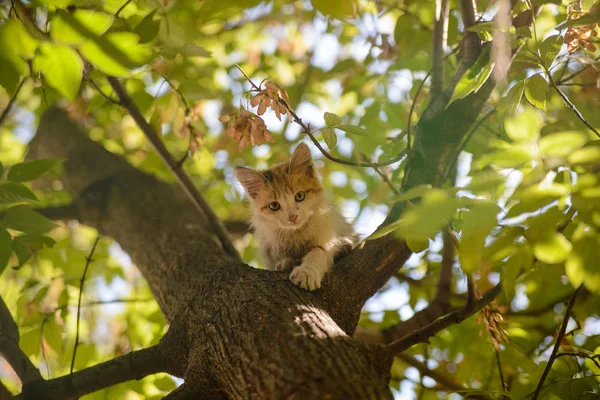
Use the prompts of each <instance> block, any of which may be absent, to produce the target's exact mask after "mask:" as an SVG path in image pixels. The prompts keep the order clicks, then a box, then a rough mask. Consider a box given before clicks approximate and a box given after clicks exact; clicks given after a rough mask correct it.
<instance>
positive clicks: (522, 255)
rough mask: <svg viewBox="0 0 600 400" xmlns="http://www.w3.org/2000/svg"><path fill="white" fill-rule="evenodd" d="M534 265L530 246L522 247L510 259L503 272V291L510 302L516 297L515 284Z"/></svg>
mask: <svg viewBox="0 0 600 400" xmlns="http://www.w3.org/2000/svg"><path fill="white" fill-rule="evenodd" d="M532 264H533V254H532V253H531V250H530V249H529V246H520V247H519V248H518V249H517V251H516V252H515V253H514V254H513V255H512V256H511V257H510V258H509V259H508V261H507V262H506V265H505V266H504V271H502V291H503V292H504V294H505V296H506V298H507V300H508V301H511V300H512V298H513V297H514V296H515V284H516V282H517V279H518V278H519V276H521V274H522V273H523V272H524V271H525V270H527V269H528V268H529V267H530V266H531V265H532Z"/></svg>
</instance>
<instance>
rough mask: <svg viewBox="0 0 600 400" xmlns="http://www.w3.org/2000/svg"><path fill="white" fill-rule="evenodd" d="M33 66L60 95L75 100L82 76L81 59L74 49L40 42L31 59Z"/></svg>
mask: <svg viewBox="0 0 600 400" xmlns="http://www.w3.org/2000/svg"><path fill="white" fill-rule="evenodd" d="M33 68H34V69H35V70H36V71H38V72H41V73H43V74H44V78H45V79H46V82H47V83H48V84H49V85H50V86H52V87H53V88H54V89H56V90H57V91H58V92H59V93H60V94H61V95H63V96H65V97H66V98H67V99H68V100H69V101H73V100H75V96H77V92H78V91H79V86H81V78H82V76H83V61H82V60H81V57H79V54H77V52H76V51H75V50H73V49H72V48H70V47H67V46H64V45H61V44H57V45H54V44H51V43H49V42H45V43H42V44H41V45H40V52H39V53H38V54H37V55H36V56H35V58H34V59H33Z"/></svg>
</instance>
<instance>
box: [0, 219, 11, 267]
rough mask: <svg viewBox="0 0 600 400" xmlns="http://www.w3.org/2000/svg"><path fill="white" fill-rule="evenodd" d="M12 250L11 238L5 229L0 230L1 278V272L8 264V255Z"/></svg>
mask: <svg viewBox="0 0 600 400" xmlns="http://www.w3.org/2000/svg"><path fill="white" fill-rule="evenodd" d="M12 250H13V241H12V237H11V236H10V234H9V233H8V232H7V231H6V229H2V228H0V276H2V272H3V271H4V268H6V265H7V264H8V260H9V259H10V255H11V254H12Z"/></svg>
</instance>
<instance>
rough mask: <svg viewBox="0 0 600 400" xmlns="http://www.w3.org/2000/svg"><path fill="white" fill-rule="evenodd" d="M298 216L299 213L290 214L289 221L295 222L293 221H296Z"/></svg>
mask: <svg viewBox="0 0 600 400" xmlns="http://www.w3.org/2000/svg"><path fill="white" fill-rule="evenodd" d="M297 218H298V216H297V215H290V216H289V217H288V221H290V222H293V223H296V219H297Z"/></svg>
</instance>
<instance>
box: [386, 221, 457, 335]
mask: <svg viewBox="0 0 600 400" xmlns="http://www.w3.org/2000/svg"><path fill="white" fill-rule="evenodd" d="M442 238H443V242H444V247H443V249H442V263H441V265H440V274H439V277H438V283H437V286H436V294H435V297H434V298H433V300H432V301H431V303H429V305H428V306H427V307H425V308H424V309H423V310H420V311H417V312H416V313H415V314H414V315H413V316H412V317H411V318H409V319H407V320H406V321H401V322H399V323H398V324H395V325H392V326H390V327H388V328H386V329H384V330H382V334H383V337H384V341H385V342H386V343H390V342H393V341H395V340H402V338H404V337H406V336H408V335H410V333H411V332H415V331H418V330H419V329H422V328H423V327H425V326H427V325H428V324H430V323H431V322H432V321H435V320H436V319H438V318H440V317H442V316H443V315H445V314H446V313H448V312H449V311H450V295H451V293H452V291H451V287H452V266H453V264H454V248H455V246H454V243H453V241H452V237H451V234H450V233H449V228H447V229H444V231H443V232H442Z"/></svg>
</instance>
